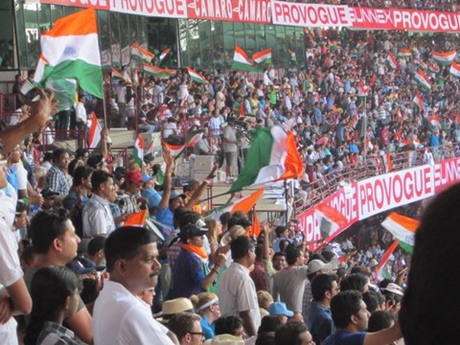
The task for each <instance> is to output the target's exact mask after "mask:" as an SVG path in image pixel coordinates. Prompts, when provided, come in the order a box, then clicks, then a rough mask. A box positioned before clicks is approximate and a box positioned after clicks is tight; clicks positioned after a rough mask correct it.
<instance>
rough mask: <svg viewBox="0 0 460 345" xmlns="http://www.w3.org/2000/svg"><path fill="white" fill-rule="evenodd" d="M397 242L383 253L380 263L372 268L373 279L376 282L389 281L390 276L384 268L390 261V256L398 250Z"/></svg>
mask: <svg viewBox="0 0 460 345" xmlns="http://www.w3.org/2000/svg"><path fill="white" fill-rule="evenodd" d="M398 244H399V243H398V240H396V241H394V242H393V243H392V244H391V246H390V247H388V249H387V250H386V251H385V253H383V255H382V257H381V258H380V262H379V263H378V264H377V266H375V267H374V274H373V276H374V278H375V279H376V280H379V281H380V280H383V279H391V274H390V272H389V271H388V270H387V269H385V266H386V265H387V263H388V261H390V257H391V254H393V252H394V251H395V250H396V248H398Z"/></svg>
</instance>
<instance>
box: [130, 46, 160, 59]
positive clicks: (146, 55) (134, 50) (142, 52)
mask: <svg viewBox="0 0 460 345" xmlns="http://www.w3.org/2000/svg"><path fill="white" fill-rule="evenodd" d="M154 57H155V54H153V53H151V52H149V51H148V50H147V49H145V48H142V47H141V46H140V45H138V44H136V43H133V44H132V45H131V59H133V60H136V61H145V62H150V61H152V59H153V58H154Z"/></svg>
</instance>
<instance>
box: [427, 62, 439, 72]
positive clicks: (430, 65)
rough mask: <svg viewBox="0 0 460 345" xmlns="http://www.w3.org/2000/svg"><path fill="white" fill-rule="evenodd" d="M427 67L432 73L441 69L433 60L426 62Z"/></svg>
mask: <svg viewBox="0 0 460 345" xmlns="http://www.w3.org/2000/svg"><path fill="white" fill-rule="evenodd" d="M428 69H429V70H430V71H431V72H433V73H439V71H441V68H439V65H438V64H437V63H436V62H434V61H430V62H428Z"/></svg>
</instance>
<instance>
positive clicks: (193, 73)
mask: <svg viewBox="0 0 460 345" xmlns="http://www.w3.org/2000/svg"><path fill="white" fill-rule="evenodd" d="M187 72H188V75H189V76H190V78H192V80H193V81H194V82H195V83H198V84H205V83H207V82H208V81H207V80H206V78H205V77H203V76H202V75H201V74H200V73H198V72H197V71H195V70H194V69H192V68H190V67H187Z"/></svg>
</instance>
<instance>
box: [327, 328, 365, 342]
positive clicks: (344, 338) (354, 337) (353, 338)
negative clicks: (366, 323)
mask: <svg viewBox="0 0 460 345" xmlns="http://www.w3.org/2000/svg"><path fill="white" fill-rule="evenodd" d="M366 334H367V333H366V332H356V333H351V332H345V331H337V332H335V333H333V334H332V335H330V336H329V337H327V338H326V340H325V341H324V343H323V345H363V344H364V338H365V337H366Z"/></svg>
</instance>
